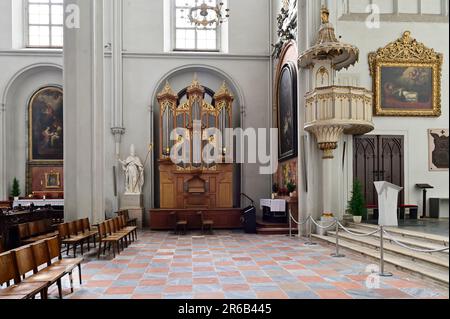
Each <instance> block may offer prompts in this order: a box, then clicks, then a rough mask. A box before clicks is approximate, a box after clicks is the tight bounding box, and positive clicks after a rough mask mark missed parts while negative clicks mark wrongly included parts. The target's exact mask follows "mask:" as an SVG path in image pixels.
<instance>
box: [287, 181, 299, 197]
mask: <svg viewBox="0 0 450 319" xmlns="http://www.w3.org/2000/svg"><path fill="white" fill-rule="evenodd" d="M286 188H287V191H288V192H289V196H290V197H295V195H296V190H297V185H296V184H295V183H294V182H289V183H287V185H286Z"/></svg>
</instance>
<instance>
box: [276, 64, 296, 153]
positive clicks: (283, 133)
mask: <svg viewBox="0 0 450 319" xmlns="http://www.w3.org/2000/svg"><path fill="white" fill-rule="evenodd" d="M297 105H298V98H297V68H296V66H295V64H294V63H292V62H289V63H286V64H285V65H284V66H283V68H282V69H281V72H280V75H279V79H278V89H277V106H278V130H279V133H278V135H279V154H278V155H279V160H280V161H281V162H282V161H286V160H289V159H291V158H295V157H297V155H298V145H297V142H298V137H297Z"/></svg>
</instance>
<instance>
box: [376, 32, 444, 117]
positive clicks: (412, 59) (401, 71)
mask: <svg viewBox="0 0 450 319" xmlns="http://www.w3.org/2000/svg"><path fill="white" fill-rule="evenodd" d="M369 63H370V69H371V74H372V78H373V85H374V88H373V90H374V102H375V104H374V105H375V106H374V107H375V115H377V116H430V117H431V116H434V117H439V116H441V72H442V63H443V55H442V54H439V53H436V52H435V51H434V50H433V49H430V48H427V47H425V45H423V44H422V43H419V42H417V41H416V40H415V39H413V38H412V37H411V33H410V32H409V31H406V32H405V33H404V34H403V36H402V38H400V39H398V40H397V41H395V42H392V43H390V44H388V45H387V46H386V47H384V48H382V49H379V50H378V51H377V52H375V53H371V54H370V55H369Z"/></svg>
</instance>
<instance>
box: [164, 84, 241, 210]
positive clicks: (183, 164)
mask: <svg viewBox="0 0 450 319" xmlns="http://www.w3.org/2000/svg"><path fill="white" fill-rule="evenodd" d="M157 99H158V103H159V106H160V118H159V122H160V123H159V124H160V125H159V127H160V141H159V142H160V143H159V145H160V147H159V162H158V166H159V173H160V206H161V209H218V208H232V207H233V164H230V163H232V160H230V158H229V157H230V156H231V157H232V155H230V154H229V153H230V152H229V150H227V148H226V143H225V134H222V133H224V132H225V129H227V128H233V125H232V119H233V117H232V106H233V102H234V96H233V94H232V93H231V92H230V90H229V88H228V87H227V85H226V83H225V82H224V83H223V84H222V86H221V87H220V89H219V90H218V91H217V92H213V91H211V90H210V89H208V88H205V87H203V86H202V85H201V84H200V83H199V81H198V79H197V77H196V76H195V77H194V80H193V82H192V83H191V85H190V86H189V87H187V88H186V89H185V90H182V91H181V92H180V93H179V94H176V93H175V92H174V91H173V89H172V88H171V86H170V84H169V83H168V82H167V83H166V85H165V87H164V89H163V90H162V92H160V93H159V94H158V96H157ZM218 132H220V134H219V133H218ZM207 146H210V148H208V150H212V151H211V152H205V151H204V150H205V149H206V148H207ZM205 154H207V155H208V156H207V157H206V158H205ZM211 157H212V159H211ZM231 159H232V158H231Z"/></svg>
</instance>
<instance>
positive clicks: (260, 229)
mask: <svg viewBox="0 0 450 319" xmlns="http://www.w3.org/2000/svg"><path fill="white" fill-rule="evenodd" d="M256 227H257V233H258V234H259V235H288V234H289V224H288V223H271V222H267V221H263V220H262V219H259V220H257V222H256ZM292 233H293V234H297V233H298V229H297V228H295V227H294V226H293V227H292Z"/></svg>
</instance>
